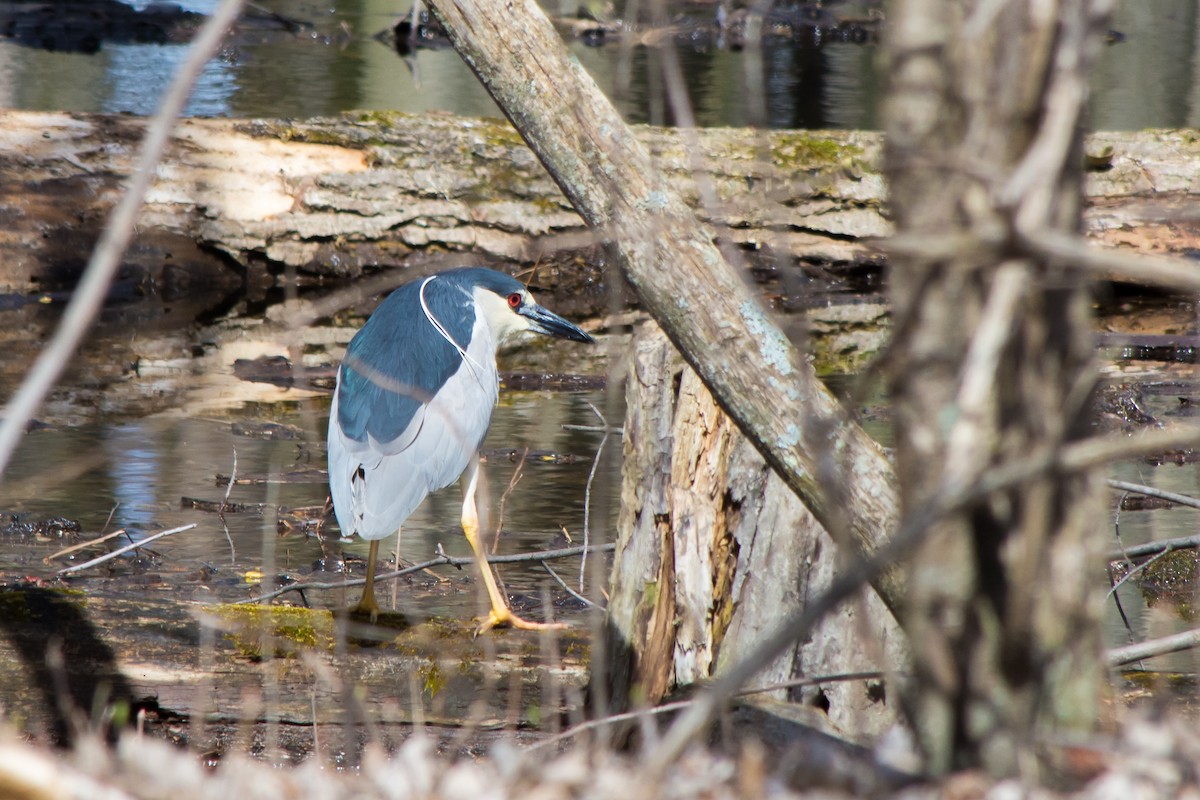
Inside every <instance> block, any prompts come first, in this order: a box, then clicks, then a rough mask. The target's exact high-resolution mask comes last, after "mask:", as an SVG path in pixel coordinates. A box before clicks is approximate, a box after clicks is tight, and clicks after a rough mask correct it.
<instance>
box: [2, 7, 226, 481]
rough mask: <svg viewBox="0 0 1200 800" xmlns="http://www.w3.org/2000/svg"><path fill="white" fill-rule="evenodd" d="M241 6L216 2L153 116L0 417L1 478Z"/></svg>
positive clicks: (88, 318)
mask: <svg viewBox="0 0 1200 800" xmlns="http://www.w3.org/2000/svg"><path fill="white" fill-rule="evenodd" d="M241 7H242V0H221V3H220V5H218V6H217V8H216V10H215V11H214V12H213V14H212V16H211V17H209V18H208V20H207V21H206V22H205V23H204V25H203V26H202V27H201V28H200V32H199V34H198V35H197V36H196V38H195V40H194V42H193V44H192V47H191V50H190V51H189V53H188V57H187V60H185V61H184V63H183V65H182V66H180V68H179V71H178V72H177V73H176V74H175V79H174V80H173V81H172V82H171V86H170V88H169V89H168V90H167V93H166V95H165V96H164V97H163V100H162V105H161V106H160V107H159V110H158V113H157V114H155V116H154V119H153V120H152V121H151V123H150V126H149V128H147V130H146V137H145V139H143V141H142V150H141V153H140V155H139V156H138V161H137V166H136V167H135V168H134V171H133V174H132V175H130V176H129V178H128V181H127V182H126V184H125V193H124V194H123V195H122V196H121V200H120V202H119V203H117V207H116V208H115V209H113V212H112V214H111V215H110V216H109V218H108V221H107V223H106V224H105V226H104V231H103V232H102V233H101V234H100V240H99V241H98V242H97V243H96V249H95V250H93V251H92V256H91V258H90V259H89V261H88V266H87V269H86V270H85V271H84V273H83V278H82V279H81V280H80V281H79V285H78V286H77V287H76V289H75V292H74V294H73V295H72V297H71V301H70V302H69V303H68V304H67V308H66V311H65V312H64V313H63V318H62V322H61V323H60V324H59V327H58V330H57V332H56V333H55V334H54V338H53V339H52V340H51V341H50V343H49V344H48V345H46V347H45V348H44V349H43V350H42V352H41V355H39V356H38V359H37V361H36V363H35V364H34V365H33V368H32V369H30V371H29V374H28V375H26V376H25V380H24V381H22V383H21V388H20V389H18V390H17V393H16V394H15V395H13V397H12V398H11V399H9V401H8V404H7V405H6V406H5V407H4V410H3V411H2V412H0V416H2V417H3V418H4V421H3V422H2V423H0V475H3V474H4V472H5V469H6V468H7V466H8V462H9V460H10V459H11V458H12V454H13V451H14V450H15V449H16V447H17V443H18V442H19V441H20V440H21V436H22V435H23V434H24V432H25V426H26V425H27V424H28V423H29V420H30V419H32V418H33V415H34V414H35V413H36V412H37V409H38V407H39V406H40V405H41V403H42V399H43V398H45V396H46V393H47V392H48V391H50V387H51V386H53V385H54V382H55V381H57V380H58V377H59V376H60V375H61V374H62V371H63V370H64V369H66V367H67V364H68V363H70V360H71V356H72V355H73V354H74V352H75V350H76V348H77V347H78V346H79V342H80V340H82V338H83V336H84V334H85V333H86V332H87V330H88V328H90V327H91V325H92V321H93V320H94V319H95V318H96V314H97V313H99V311H100V308H101V306H103V304H104V298H105V297H106V296H107V294H108V286H109V284H110V283H111V282H112V277H113V275H114V274H115V272H116V270H117V267H118V266H119V265H120V263H121V255H122V254H123V253H124V252H125V249H126V247H128V245H129V240H130V238H131V237H132V235H133V226H134V223H135V222H136V220H137V214H138V210H139V209H140V208H141V205H142V201H143V200H144V199H145V196H146V192H147V190H148V189H149V188H150V184H151V183H152V182H153V181H154V179H155V176H156V174H157V167H158V163H159V161H161V160H162V156H163V152H164V151H165V150H166V146H167V142H168V141H169V140H170V138H171V133H172V131H173V129H174V127H175V119H176V117H178V116H179V114H180V113H181V112H182V111H183V109H184V106H185V104H186V103H187V99H188V96H189V95H190V94H191V89H192V85H193V84H194V83H195V81H196V78H197V77H198V76H199V74H200V71H201V70H202V69H203V68H204V65H205V63H207V61H208V59H209V56H211V55H212V53H213V52H215V51H216V49H217V46H218V45H219V44H220V43H221V39H222V38H223V37H224V35H225V31H226V30H227V29H228V28H229V26H230V25H231V24H232V23H233V21H234V19H235V18H236V17H237V15H238V11H239V10H240V9H241Z"/></svg>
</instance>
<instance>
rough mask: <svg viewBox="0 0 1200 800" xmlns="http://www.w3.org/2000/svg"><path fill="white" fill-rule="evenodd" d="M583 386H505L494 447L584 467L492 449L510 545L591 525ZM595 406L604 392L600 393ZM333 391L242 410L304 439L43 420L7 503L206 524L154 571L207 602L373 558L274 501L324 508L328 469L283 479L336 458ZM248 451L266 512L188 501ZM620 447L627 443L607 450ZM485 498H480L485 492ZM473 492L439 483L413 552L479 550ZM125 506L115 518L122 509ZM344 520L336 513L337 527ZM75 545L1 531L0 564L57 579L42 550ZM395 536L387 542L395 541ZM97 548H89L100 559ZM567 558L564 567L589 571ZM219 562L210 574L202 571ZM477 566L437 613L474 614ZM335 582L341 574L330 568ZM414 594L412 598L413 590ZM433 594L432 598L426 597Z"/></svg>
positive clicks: (241, 462)
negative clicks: (283, 576)
mask: <svg viewBox="0 0 1200 800" xmlns="http://www.w3.org/2000/svg"><path fill="white" fill-rule="evenodd" d="M585 399H587V398H585V397H583V396H578V395H571V394H560V393H534V392H506V393H503V394H502V395H501V400H500V406H499V407H498V409H497V411H496V414H495V417H494V419H493V425H492V429H491V431H490V432H489V435H488V439H487V441H486V442H485V449H486V450H498V451H518V452H520V451H523V450H524V449H525V448H529V449H531V450H537V451H552V452H555V453H559V454H573V455H575V456H576V459H575V460H574V462H573V463H546V462H538V461H530V462H528V463H525V464H524V465H519V464H518V463H516V462H514V461H510V460H509V459H507V458H503V457H494V458H493V459H492V461H491V463H489V464H488V466H487V467H486V471H485V472H486V477H487V484H488V485H487V495H486V496H487V497H488V498H490V507H491V512H492V513H491V522H492V526H493V528H495V527H496V526H498V525H499V524H500V522H501V519H500V509H501V507H502V505H501V498H502V497H503V496H504V495H505V493H506V490H507V489H508V488H509V486H510V484H513V478H514V475H516V474H517V473H518V471H519V472H520V478H519V480H517V481H516V482H515V484H513V488H512V490H511V492H509V493H508V496H507V497H506V498H505V499H504V501H503V512H504V515H503V529H504V534H503V535H502V536H501V538H500V542H499V547H498V551H499V552H503V553H523V552H532V551H535V550H538V549H544V548H546V547H547V546H549V545H550V544H551V542H552V541H553V540H554V539H555V538H556V537H558V536H559V535H560V533H561V531H562V530H563V529H566V530H567V531H568V532H569V533H570V534H571V535H572V536H573V537H576V538H578V536H579V535H580V534H581V528H582V521H583V513H584V495H585V487H586V484H587V478H588V474H589V471H590V469H591V464H592V457H593V455H594V453H595V451H596V447H597V445H598V443H599V437H600V434H599V433H595V432H590V431H578V430H567V429H564V427H563V426H564V425H594V424H595V422H596V420H595V417H594V415H593V412H592V411H591V409H590V408H589V407H588V405H587V403H586V402H584V400H585ZM590 399H591V400H592V401H593V402H596V403H600V402H603V398H602V397H600V396H597V395H591V396H590ZM327 414H328V400H327V399H324V398H322V399H315V400H311V401H305V402H304V403H301V404H299V406H297V407H293V408H283V407H278V406H277V407H274V408H271V407H252V408H246V409H244V410H243V411H242V412H241V415H240V417H239V418H240V419H247V418H253V417H255V416H256V415H263V418H264V419H269V420H270V421H272V422H281V423H287V424H292V425H296V426H297V427H299V428H300V429H301V430H302V431H303V435H302V437H301V438H300V439H299V440H284V441H273V440H262V439H255V438H247V437H244V436H235V435H234V434H233V433H232V430H231V424H230V421H229V420H213V419H184V420H178V419H171V420H165V419H163V418H158V417H156V418H149V419H146V420H141V421H137V422H121V423H116V424H111V425H89V426H85V427H82V428H75V429H61V430H43V431H38V432H35V433H32V434H30V435H29V436H27V437H26V439H25V440H24V442H23V444H22V446H21V448H20V449H19V451H18V453H17V456H16V458H15V459H14V462H13V466H12V468H11V471H10V475H11V476H14V477H15V478H21V479H24V480H23V481H18V482H17V483H18V484H21V483H23V485H24V486H25V487H26V488H25V491H23V492H22V493H21V494H19V495H16V494H14V493H13V492H12V491H11V488H12V485H13V484H12V483H11V482H10V483H8V484H6V485H5V486H4V487H3V488H4V491H5V493H4V494H3V495H0V510H3V511H8V512H17V513H20V514H25V515H27V516H28V517H29V518H32V519H42V518H47V517H52V516H66V517H70V518H73V519H78V520H79V521H80V522H81V524H82V527H83V530H84V532H85V534H87V535H88V536H94V535H95V534H96V533H98V532H99V531H100V530H101V529H102V528H103V527H105V525H106V524H107V527H108V529H110V530H112V529H116V528H117V527H125V528H127V529H128V530H129V531H130V532H131V534H133V535H134V536H135V537H138V536H144V535H147V534H150V533H153V532H155V531H158V530H163V529H165V528H168V527H175V526H178V525H186V524H189V523H195V524H196V526H197V527H196V528H195V529H194V530H191V531H187V532H185V533H181V534H177V535H175V536H173V537H169V538H167V539H162V540H159V541H157V542H155V543H154V544H153V545H152V548H153V549H154V551H155V552H157V553H159V554H161V557H162V558H161V560H160V561H158V562H157V563H156V564H155V565H154V566H153V569H154V570H155V571H156V572H157V573H161V575H162V576H163V588H165V589H167V590H169V591H171V592H172V593H175V594H176V595H177V596H178V597H180V598H189V597H190V598H192V599H196V600H201V601H204V602H213V601H218V600H236V599H242V598H245V597H248V596H250V594H251V591H252V587H251V586H250V585H248V584H247V583H246V581H245V580H244V578H243V577H242V576H243V575H245V574H246V573H253V571H256V570H262V571H265V572H267V573H277V572H279V573H288V574H292V575H293V576H294V577H297V578H304V577H306V576H307V575H308V574H309V573H310V572H311V571H312V569H313V566H314V564H315V563H316V562H318V561H319V560H321V559H323V558H327V559H328V560H329V561H337V560H338V559H339V558H341V557H342V554H343V553H347V554H350V555H351V556H356V557H358V558H361V557H363V556H365V555H366V549H367V548H366V544H365V543H362V542H360V541H358V540H353V541H350V542H345V543H343V542H340V541H338V539H337V536H336V533H335V531H334V530H332V529H329V530H327V531H326V536H324V537H322V538H317V537H314V536H306V535H304V534H303V533H301V532H286V531H282V532H281V529H280V527H279V525H278V520H277V517H276V514H275V513H274V511H273V509H274V508H275V507H276V506H282V507H284V508H285V509H294V508H300V507H307V506H320V505H322V504H323V503H324V502H325V498H326V495H327V488H326V486H325V484H324V481H323V479H320V478H318V479H314V480H313V481H312V482H308V483H303V482H299V483H298V482H281V481H280V480H279V476H280V475H281V474H283V473H288V472H292V471H295V470H297V469H299V468H311V467H313V466H320V467H322V468H323V466H324V426H325V424H326V415H327ZM235 450H236V455H237V475H238V476H240V477H243V478H260V479H262V478H265V479H266V481H267V482H265V483H264V482H256V483H251V484H244V485H236V486H235V487H234V488H233V491H232V493H231V495H230V498H229V500H230V502H231V503H240V504H245V505H247V506H253V505H255V504H259V503H265V504H268V506H269V508H268V509H266V510H263V511H257V510H253V509H252V510H248V511H244V512H241V513H229V514H225V515H224V516H223V517H221V516H218V515H217V514H215V513H211V512H206V511H199V510H196V509H194V508H192V507H191V506H190V504H188V503H184V504H182V505H181V499H183V498H198V499H201V500H208V501H214V502H219V501H220V500H221V498H222V497H223V496H224V493H225V483H224V482H223V481H222V480H220V479H218V478H217V476H218V475H221V474H228V473H229V471H230V469H231V468H232V465H233V457H234V451H235ZM608 452H609V454H610V455H617V454H619V452H620V448H619V447H611V446H610V447H609V448H608ZM80 454H88V456H87V460H86V462H85V467H86V468H85V469H84V470H83V472H82V473H81V474H79V475H74V476H70V475H67V474H65V473H64V472H63V470H61V469H60V466H61V465H63V464H70V463H71V462H72V457H73V455H74V456H75V457H78V456H79V455H80ZM618 473H619V460H618V459H617V458H615V457H614V458H610V459H608V460H606V461H605V462H604V470H603V471H602V473H601V479H600V480H598V481H597V482H596V483H595V485H594V486H593V490H592V508H591V525H592V535H593V537H607V536H610V535H611V531H612V526H613V524H614V522H615V519H616V503H615V496H614V491H615V488H616V487H617V486H618V484H619V480H618V478H617V475H618ZM481 496H482V495H481ZM461 503H462V495H461V490H460V489H459V487H458V486H457V485H455V486H451V487H447V488H446V489H444V490H442V491H440V492H436V493H434V494H433V495H432V496H431V497H430V498H429V499H428V500H427V501H426V502H425V503H424V504H423V505H422V506H421V507H420V508H419V509H418V510H417V511H416V512H415V513H414V514H413V515H412V517H411V518H410V520H409V522H408V524H407V525H406V526H405V529H404V541H403V553H402V555H403V557H404V558H405V559H407V560H410V561H422V560H426V559H429V558H432V557H433V556H434V555H436V554H437V552H438V551H439V549H441V550H444V551H445V553H447V554H448V555H451V556H464V557H466V556H469V555H470V548H469V547H468V545H467V542H466V539H465V537H464V536H463V535H462V532H461V530H460V529H459V528H458V519H459V515H460V511H461ZM114 506H115V507H116V511H115V513H114V514H113V519H112V520H111V521H110V520H109V515H110V513H113V512H112V510H113V508H114ZM332 524H333V522H332V520H331V521H330V525H331V526H332ZM64 544H66V542H63V541H51V542H37V541H33V540H32V539H30V538H21V537H16V536H12V537H9V538H8V539H7V540H0V569H3V570H5V571H12V570H19V571H20V573H21V574H23V575H27V574H36V575H42V576H44V577H49V576H50V575H51V573H53V571H54V570H55V569H56V568H58V567H59V566H63V564H55V565H54V566H47V565H44V564H42V563H41V560H40V559H41V558H42V557H43V556H45V555H46V554H48V553H49V552H52V551H54V550H57V549H59V548H60V547H62V546H64ZM392 544H393V541H392V540H389V541H388V542H387V548H388V549H390V547H391V546H392ZM95 554H96V553H88V554H87V555H86V556H84V557H91V556H92V555H95ZM573 563H574V564H575V566H574V567H572V566H571V565H570V564H565V566H564V571H565V572H568V573H569V572H570V571H571V570H572V569H575V570H577V569H578V565H577V562H573ZM204 568H208V573H206V574H208V575H210V577H208V578H206V579H204V580H203V581H199V580H198V579H196V578H195V577H194V576H196V575H199V574H201V573H202V572H204ZM109 569H113V570H116V572H117V574H125V573H128V572H129V570H131V569H133V567H132V566H131V565H128V564H120V565H115V566H113V565H110V566H108V567H105V568H103V569H101V570H93V571H91V572H89V573H88V574H85V575H84V576H82V577H81V578H80V579H79V580H81V581H84V582H86V581H88V580H94V579H98V577H99V576H107V575H108V574H109V573H108V570H109ZM467 574H468V573H453V572H448V573H447V577H453V578H454V579H455V580H456V583H455V585H454V588H453V589H452V590H449V591H443V592H441V593H440V594H439V596H438V597H436V598H432V599H429V602H431V603H433V605H429V606H427V607H423V608H422V609H421V610H422V611H424V612H425V613H431V614H433V613H436V614H453V615H456V616H463V617H467V616H471V615H473V614H474V601H475V595H474V590H473V589H470V590H469V591H467V590H462V587H463V584H462V583H461V579H462V578H463V577H464V576H465V575H467ZM502 575H503V577H504V578H505V579H506V581H507V584H508V587H509V589H510V590H511V591H517V592H522V593H526V594H531V595H533V596H535V597H536V596H538V595H539V593H540V591H541V587H542V586H544V585H550V579H549V577H548V576H547V574H546V573H545V571H544V570H542V569H541V568H540V567H537V566H528V567H526V566H524V565H507V566H505V567H504V568H503V570H502ZM328 577H330V578H332V579H336V575H333V576H328ZM401 599H403V598H401ZM308 600H309V601H310V602H312V603H314V604H317V605H324V606H335V605H339V604H343V599H342V598H341V597H340V593H336V592H329V593H322V594H315V595H310V596H309V597H308ZM422 602H425V601H422Z"/></svg>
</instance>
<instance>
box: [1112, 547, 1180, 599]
mask: <svg viewBox="0 0 1200 800" xmlns="http://www.w3.org/2000/svg"><path fill="white" fill-rule="evenodd" d="M1171 552H1173V551H1171V550H1163V551H1162V552H1160V553H1158V554H1157V555H1155V556H1154V557H1153V558H1149V559H1146V560H1145V561H1143V562H1142V563H1141V564H1138V565H1137V566H1135V567H1134V568H1133V569H1131V570H1129V572H1127V573H1125V575H1124V577H1122V578H1121V580H1119V581H1117V582H1116V583H1114V584H1113V585H1112V588H1111V589H1109V590H1108V594H1107V595H1105V599H1107V598H1109V597H1112V596H1113V595H1114V594H1116V591H1117V589H1120V588H1121V587H1122V586H1124V585H1125V582H1126V581H1128V580H1129V579H1130V578H1132V577H1133V576H1134V575H1137V574H1138V573H1139V572H1141V571H1142V570H1144V569H1146V568H1147V567H1149V566H1150V565H1151V564H1153V563H1154V562H1155V561H1158V560H1159V559H1160V558H1164V557H1165V556H1168V555H1170V554H1171Z"/></svg>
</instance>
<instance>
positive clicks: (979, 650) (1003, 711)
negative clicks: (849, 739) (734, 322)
mask: <svg viewBox="0 0 1200 800" xmlns="http://www.w3.org/2000/svg"><path fill="white" fill-rule="evenodd" d="M1106 5H1107V4H1106V3H1105V2H1104V0H1095V1H1093V0H1061V1H1060V2H1053V3H1046V4H1042V5H1040V6H1034V5H1030V4H1019V3H1018V4H1000V5H995V4H990V3H986V2H977V3H966V4H960V3H954V2H920V1H917V0H913V1H912V2H909V1H907V0H898V2H896V3H895V7H894V13H892V14H890V17H891V19H892V23H893V25H892V29H893V30H892V36H891V37H889V40H888V41H889V45H888V51H889V58H890V66H889V74H890V75H891V77H892V89H891V93H890V94H889V99H888V113H887V128H888V135H889V138H888V149H887V154H886V163H887V174H888V178H889V185H890V186H891V190H892V197H893V202H892V207H893V209H894V211H895V216H896V221H897V228H898V238H897V241H896V245H895V252H894V253H893V269H892V273H891V276H892V278H891V294H892V301H893V312H894V315H895V331H896V341H895V342H894V345H893V350H892V357H891V359H890V363H889V364H888V367H887V368H888V371H889V374H890V383H891V390H892V394H893V398H894V402H895V420H896V433H897V448H896V456H897V467H898V470H897V472H898V474H899V476H900V491H901V496H902V497H903V502H904V507H905V511H906V512H909V513H911V512H913V511H915V510H918V509H920V508H922V507H924V505H925V504H928V503H929V502H930V499H931V498H932V497H934V496H936V495H937V493H939V492H942V491H946V490H947V489H948V488H952V487H957V486H962V485H968V484H969V483H970V482H971V481H972V480H974V479H975V478H976V477H978V476H979V475H981V474H982V473H983V472H984V471H985V470H987V469H989V468H990V467H994V466H997V465H1001V464H1007V463H1013V462H1014V461H1019V460H1021V459H1023V458H1025V457H1027V456H1028V454H1029V453H1031V452H1032V451H1034V450H1035V449H1036V448H1039V447H1046V446H1050V447H1053V446H1055V445H1056V444H1064V443H1068V442H1071V441H1074V440H1076V439H1079V438H1082V437H1083V436H1085V435H1087V432H1088V425H1087V422H1088V419H1089V406H1090V399H1091V392H1092V389H1093V387H1094V384H1095V375H1094V372H1093V370H1092V367H1091V363H1090V362H1091V355H1092V339H1091V331H1090V327H1089V308H1090V305H1089V301H1090V299H1089V296H1088V280H1087V276H1086V275H1085V274H1083V273H1082V272H1081V271H1080V270H1079V269H1076V268H1072V266H1071V265H1069V264H1064V263H1061V262H1057V261H1052V260H1050V259H1047V258H1042V257H1040V256H1038V255H1037V254H1033V253H1030V252H1026V251H1023V250H1022V248H1021V247H1019V246H1018V245H1017V244H1016V242H1017V241H1018V238H1019V237H1018V234H1025V233H1028V232H1031V231H1038V230H1045V229H1050V230H1057V231H1075V230H1077V229H1078V228H1079V225H1080V203H1079V196H1080V192H1079V186H1080V164H1081V162H1082V152H1081V148H1080V144H1081V137H1080V136H1079V135H1078V124H1079V118H1080V114H1081V112H1082V110H1083V102H1084V99H1085V97H1086V76H1087V72H1088V66H1089V64H1090V63H1091V60H1092V57H1093V56H1094V54H1095V50H1096V48H1097V47H1098V45H1099V41H1100V34H1101V33H1102V32H1103V30H1104V25H1103V22H1104V14H1103V13H1102V11H1101V9H1102V7H1104V6H1106ZM1096 490H1097V483H1096V482H1095V481H1093V480H1091V479H1090V477H1089V476H1087V475H1071V474H1050V475H1045V476H1043V477H1041V478H1039V479H1037V480H1032V481H1030V482H1029V483H1027V484H1025V485H1022V486H1020V487H1018V488H1016V489H1014V490H1011V491H1006V492H1003V493H997V494H996V495H994V496H991V497H988V498H987V499H986V500H984V501H982V502H979V503H977V504H976V505H974V506H973V507H970V508H968V509H966V510H965V511H964V512H963V513H961V514H958V515H956V516H954V517H952V518H949V519H946V520H945V521H943V522H942V523H940V524H938V525H937V527H936V529H935V531H934V532H933V533H932V535H930V536H929V537H928V539H927V540H926V543H925V545H924V546H923V547H922V548H920V550H919V551H918V552H917V554H916V555H915V557H914V558H913V559H912V562H911V568H910V573H909V576H910V577H909V595H908V607H907V609H906V613H905V624H906V629H907V631H908V633H909V636H910V639H911V644H912V652H913V656H914V670H915V671H914V682H913V686H912V690H911V692H910V693H909V695H908V698H907V700H908V703H909V715H910V718H911V719H912V721H913V722H914V724H915V726H916V728H917V732H918V736H919V740H920V742H921V745H922V746H923V748H924V751H925V754H926V755H927V757H928V759H929V766H930V767H931V768H932V769H933V770H934V771H935V772H939V773H943V772H947V771H949V770H952V769H959V768H963V767H969V766H974V765H978V764H982V765H983V766H985V767H986V768H987V769H989V770H990V771H992V772H993V773H996V774H1010V775H1011V774H1014V773H1015V772H1016V771H1017V770H1018V769H1027V768H1029V767H1030V766H1032V765H1033V764H1034V763H1036V762H1035V761H1034V758H1033V757H1034V756H1036V753H1037V749H1036V745H1037V743H1038V742H1039V741H1045V739H1046V737H1048V736H1052V735H1054V734H1061V733H1066V732H1074V733H1079V732H1084V731H1087V730H1088V729H1089V728H1090V726H1091V725H1092V724H1093V722H1094V720H1095V716H1096V713H1097V699H1098V690H1099V687H1100V685H1101V683H1102V680H1103V677H1104V673H1103V661H1102V659H1101V657H1100V645H1101V639H1100V629H1099V619H1098V618H1099V603H1098V602H1097V600H1098V598H1097V592H1096V586H1097V583H1096V580H1095V577H1094V575H1093V574H1092V572H1091V570H1092V565H1094V564H1097V563H1099V558H1100V552H1099V550H1098V547H1099V546H1100V545H1101V540H1100V539H1099V538H1098V537H1096V536H1095V531H1096V529H1097V527H1098V522H1099V520H1098V516H1097V512H1098V510H1099V509H1098V505H1097V503H1096V500H1097V491H1096Z"/></svg>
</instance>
